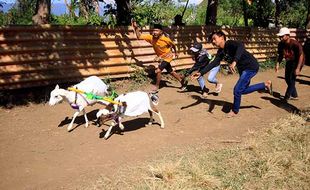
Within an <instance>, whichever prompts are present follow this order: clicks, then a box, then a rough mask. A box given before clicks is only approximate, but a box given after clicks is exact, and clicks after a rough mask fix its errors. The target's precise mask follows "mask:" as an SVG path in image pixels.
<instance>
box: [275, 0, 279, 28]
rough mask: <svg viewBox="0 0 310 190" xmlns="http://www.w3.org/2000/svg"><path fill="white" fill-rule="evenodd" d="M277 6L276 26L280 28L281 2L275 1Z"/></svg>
mask: <svg viewBox="0 0 310 190" xmlns="http://www.w3.org/2000/svg"><path fill="white" fill-rule="evenodd" d="M274 2H275V4H276V12H275V15H274V17H275V26H276V27H278V26H279V24H280V23H279V18H280V2H279V0H275V1H274Z"/></svg>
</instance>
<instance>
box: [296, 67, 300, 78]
mask: <svg viewBox="0 0 310 190" xmlns="http://www.w3.org/2000/svg"><path fill="white" fill-rule="evenodd" d="M299 74H300V69H299V68H297V69H296V70H295V75H296V76H298V75H299Z"/></svg>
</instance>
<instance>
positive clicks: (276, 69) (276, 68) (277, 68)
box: [274, 63, 279, 73]
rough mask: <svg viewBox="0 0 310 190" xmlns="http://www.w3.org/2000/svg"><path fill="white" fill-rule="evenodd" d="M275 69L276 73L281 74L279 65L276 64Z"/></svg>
mask: <svg viewBox="0 0 310 190" xmlns="http://www.w3.org/2000/svg"><path fill="white" fill-rule="evenodd" d="M274 69H275V71H276V73H277V72H279V63H277V64H276V66H275V68H274Z"/></svg>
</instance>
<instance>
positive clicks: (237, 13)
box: [217, 0, 244, 26]
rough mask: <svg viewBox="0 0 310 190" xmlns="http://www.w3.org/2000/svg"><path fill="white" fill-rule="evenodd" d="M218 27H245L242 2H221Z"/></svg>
mask: <svg viewBox="0 0 310 190" xmlns="http://www.w3.org/2000/svg"><path fill="white" fill-rule="evenodd" d="M217 25H228V26H243V25H244V21H243V10H242V0H235V1H230V0H221V1H220V3H219V6H218V11H217Z"/></svg>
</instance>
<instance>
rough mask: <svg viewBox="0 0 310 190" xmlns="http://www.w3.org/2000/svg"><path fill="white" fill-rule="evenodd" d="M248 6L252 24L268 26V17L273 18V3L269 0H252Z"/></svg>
mask: <svg viewBox="0 0 310 190" xmlns="http://www.w3.org/2000/svg"><path fill="white" fill-rule="evenodd" d="M248 7H249V12H248V13H249V18H251V19H252V20H253V24H254V26H256V27H258V26H260V27H268V24H269V22H270V19H271V18H274V12H275V4H274V3H273V2H272V1H271V0H254V1H253V3H252V4H251V5H250V6H248Z"/></svg>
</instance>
